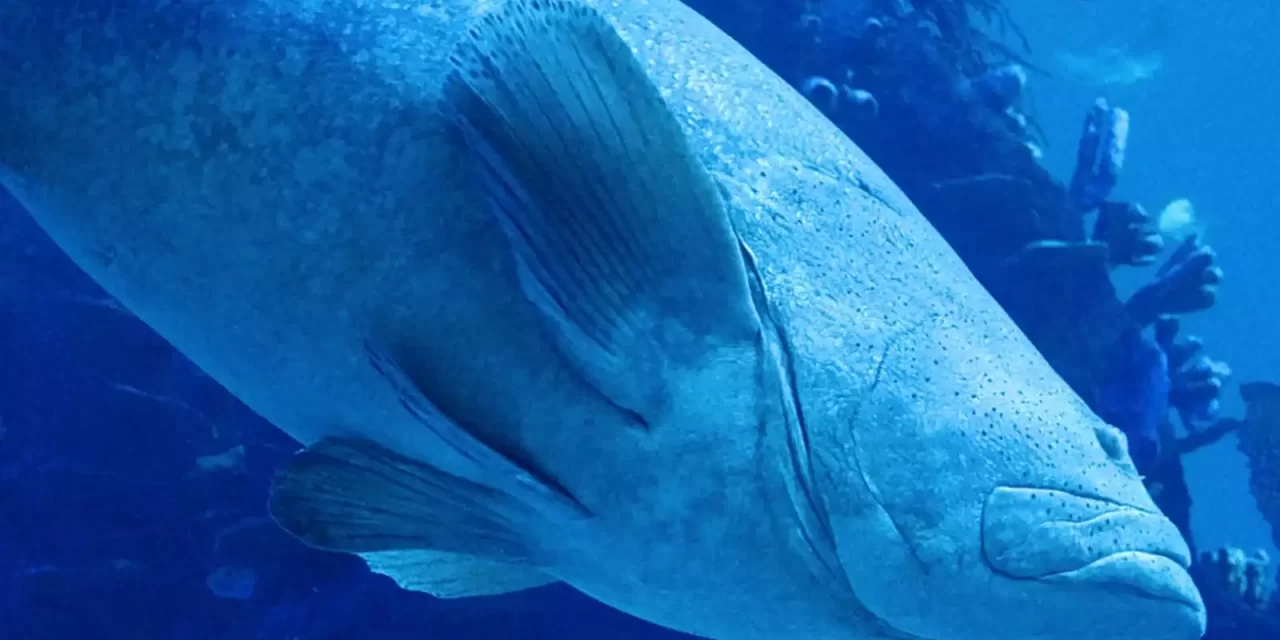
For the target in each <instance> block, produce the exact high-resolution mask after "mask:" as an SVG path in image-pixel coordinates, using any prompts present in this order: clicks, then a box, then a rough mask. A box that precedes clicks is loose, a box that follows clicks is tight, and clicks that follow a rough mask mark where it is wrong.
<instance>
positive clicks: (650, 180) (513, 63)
mask: <svg viewBox="0 0 1280 640" xmlns="http://www.w3.org/2000/svg"><path fill="white" fill-rule="evenodd" d="M451 60H452V62H453V64H454V65H455V70H454V72H453V73H452V74H451V75H450V77H449V80H448V81H447V86H446V92H445V95H446V104H447V110H449V111H450V112H451V114H452V117H453V121H454V124H455V125H456V129H457V131H458V132H459V133H460V134H461V135H460V138H461V140H462V144H463V146H464V148H465V150H466V153H467V155H468V157H469V158H470V159H471V160H473V161H474V162H475V165H476V167H477V169H478V170H479V171H480V172H481V175H482V176H483V180H484V187H485V190H486V196H487V198H488V200H489V202H490V205H491V209H492V210H493V212H494V214H495V215H496V217H497V219H498V222H499V223H500V226H501V227H502V229H503V231H504V233H505V234H506V236H507V238H508V239H509V241H510V245H511V247H512V250H513V252H514V254H515V257H516V265H517V269H518V272H519V276H520V282H521V287H522V288H523V290H524V292H525V294H526V295H527V296H528V298H529V299H530V300H531V301H532V302H533V303H534V305H536V307H537V308H538V309H539V310H540V311H541V313H542V315H543V317H544V318H545V319H546V320H547V321H548V324H549V328H550V332H551V334H552V336H553V337H554V338H555V341H556V344H557V346H558V347H559V349H560V351H561V352H562V353H563V354H564V355H565V356H566V358H567V359H568V360H569V361H570V362H571V363H573V365H574V366H575V368H576V369H577V370H578V371H579V372H580V373H581V374H582V375H583V377H584V378H585V379H586V380H588V381H589V382H590V383H591V384H593V385H594V386H595V387H596V388H597V389H598V390H600V391H601V392H602V393H603V394H604V395H605V396H606V397H608V398H609V399H610V400H611V401H612V402H613V403H614V404H616V405H618V406H620V407H622V408H624V409H627V410H629V411H631V412H633V413H635V414H636V415H637V416H639V418H640V419H641V420H642V422H645V423H648V422H651V421H652V419H653V418H654V417H655V414H658V413H661V412H662V410H663V408H664V406H665V404H666V401H667V396H668V394H669V392H670V391H669V381H667V379H666V378H667V377H668V376H669V375H670V372H671V371H672V368H673V367H679V366H680V365H682V364H688V363H696V362H699V361H700V359H701V358H702V357H704V356H705V355H706V353H707V352H708V351H709V350H710V349H713V348H715V347H717V346H720V345H736V344H740V343H742V342H745V341H748V340H752V339H754V338H755V336H756V335H757V333H758V331H759V328H758V318H757V317H756V313H755V310H754V308H753V307H752V306H751V298H750V294H749V290H748V287H747V280H746V274H745V270H744V267H743V264H742V260H741V257H740V255H739V245H738V240H737V236H736V234H735V233H734V230H733V228H732V225H731V223H730V220H729V217H728V215H727V212H726V208H725V203H724V202H723V200H722V199H721V197H720V195H719V192H718V190H717V188H716V187H715V184H714V182H713V181H712V179H711V177H710V176H709V175H708V173H707V171H706V170H705V169H704V167H703V166H702V165H701V164H700V163H699V161H698V159H697V158H696V157H695V156H694V154H693V152H692V150H691V149H690V146H689V143H688V140H687V139H686V138H685V136H684V133H683V132H682V131H681V129H680V124H679V122H677V120H676V118H675V117H674V115H673V114H672V113H671V111H670V110H669V108H668V106H667V104H666V103H665V102H664V100H663V98H662V96H661V94H660V93H659V91H658V89H657V87H655V86H654V84H653V83H652V81H651V80H650V79H649V77H648V75H647V74H646V72H645V70H644V68H643V67H642V66H641V62H640V61H639V60H637V59H636V57H635V55H634V54H633V53H632V51H631V49H630V48H629V47H628V46H627V44H626V43H625V42H624V41H623V40H622V38H621V37H620V36H619V35H618V33H617V32H616V31H614V29H613V28H612V27H611V26H610V24H609V23H608V22H607V20H606V19H605V18H604V17H603V16H601V15H600V14H599V13H597V12H596V11H595V10H594V9H592V8H590V7H588V6H586V5H584V4H583V3H581V2H577V1H573V0H509V1H508V2H506V3H504V4H503V8H502V9H500V10H498V11H495V12H494V13H491V14H489V15H487V16H485V17H484V18H482V19H480V20H479V21H478V23H477V24H476V25H475V26H474V27H473V28H472V29H471V30H470V31H469V32H468V37H467V38H466V40H465V41H464V42H463V43H462V44H461V45H460V46H459V47H458V49H457V50H456V51H455V52H454V54H453V56H452V57H451ZM695 366H696V365H695Z"/></svg>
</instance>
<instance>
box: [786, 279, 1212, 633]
mask: <svg viewBox="0 0 1280 640" xmlns="http://www.w3.org/2000/svg"><path fill="white" fill-rule="evenodd" d="M978 306H979V307H987V306H990V307H992V308H990V309H985V310H984V309H979V310H978V311H977V315H980V316H981V315H985V314H987V313H991V314H998V313H999V311H998V309H995V308H994V303H991V305H987V304H986V303H983V304H979V305H978ZM955 313H956V314H962V313H965V311H957V312H955ZM992 317H996V316H995V315H992ZM971 319H972V318H970V320H971ZM967 324H969V323H968V322H967V321H966V320H962V319H960V318H959V317H958V316H957V315H951V317H947V315H946V314H945V312H944V313H935V314H933V315H932V317H931V318H928V319H926V320H923V321H922V324H920V325H917V326H916V328H914V329H912V330H909V331H900V332H897V333H891V334H889V337H888V338H883V339H880V338H877V337H875V336H874V335H871V334H868V335H865V336H862V337H861V338H860V339H859V340H858V341H857V344H858V350H859V358H858V359H859V360H860V366H859V367H854V368H850V367H847V366H844V365H841V366H831V365H830V363H829V364H828V365H826V366H823V365H815V364H814V362H807V363H802V364H801V367H802V368H808V369H809V370H808V372H803V371H802V372H801V374H800V376H799V377H798V380H800V384H801V385H802V388H801V389H799V394H800V397H801V401H802V403H804V404H808V405H809V406H808V409H809V411H807V415H808V416H809V419H808V422H807V425H806V428H807V429H808V431H809V438H810V442H811V443H812V444H811V446H812V464H811V469H812V473H813V477H814V486H815V491H814V493H816V494H817V495H818V496H819V505H820V506H819V507H818V508H820V509H825V510H826V513H825V514H823V517H824V518H825V522H826V523H827V529H828V532H829V533H830V536H831V540H832V543H833V545H834V547H835V549H836V555H837V556H838V558H839V562H840V565H841V571H842V572H843V574H844V576H845V577H846V578H847V580H848V586H849V588H850V592H851V593H852V594H853V597H854V598H856V600H857V601H858V604H859V606H860V607H862V608H864V609H865V610H866V611H868V612H869V613H870V614H871V615H872V616H874V617H875V618H876V619H877V622H878V624H880V625H882V626H887V627H890V628H892V629H894V630H896V631H897V632H898V633H900V634H903V635H906V636H908V637H918V638H946V639H947V640H969V639H972V640H978V639H983V640H992V639H1001V638H1008V639H1010V640H1013V639H1018V640H1025V639H1029V638H1038V639H1046V640H1058V639H1061V640H1068V639H1072V638H1081V637H1084V638H1099V637H1106V638H1112V639H1128V638H1133V639H1134V640H1137V639H1139V638H1151V637H1158V638H1169V639H1171V640H1173V639H1176V640H1192V639H1194V638H1199V637H1200V636H1201V634H1202V633H1203V631H1204V625H1205V611H1204V605H1203V603H1202V601H1201V597H1200V595H1199V593H1198V591H1197V589H1196V587H1195V585H1194V584H1193V583H1192V581H1191V577H1190V575H1189V574H1188V571H1187V569H1188V566H1189V563H1190V560H1191V558H1190V553H1189V550H1188V547H1187V544H1186V543H1185V541H1184V540H1183V538H1182V536H1181V534H1180V532H1179V531H1178V529H1177V528H1176V527H1175V526H1174V525H1173V524H1172V523H1171V522H1170V521H1169V520H1168V519H1167V518H1166V517H1165V516H1164V515H1162V514H1161V513H1160V511H1159V510H1158V509H1157V507H1156V505H1155V504H1154V503H1153V502H1152V500H1151V498H1150V496H1149V495H1148V494H1147V492H1146V490H1145V489H1144V487H1143V484H1142V481H1141V478H1140V476H1139V474H1138V472H1137V470H1136V469H1135V467H1134V464H1133V461H1132V459H1131V457H1130V455H1129V453H1128V450H1127V442H1126V438H1125V436H1124V434H1123V433H1121V432H1120V431H1118V430H1116V429H1115V428H1113V427H1111V426H1109V425H1107V424H1106V423H1104V422H1103V421H1102V420H1101V419H1099V418H1098V417H1097V416H1096V415H1095V414H1094V413H1093V412H1092V411H1091V410H1090V409H1089V408H1088V407H1087V406H1086V405H1085V404H1084V403H1083V401H1081V400H1080V398H1079V397H1078V396H1076V395H1075V394H1074V392H1073V391H1072V390H1071V389H1070V388H1069V387H1068V386H1067V385H1066V383H1065V382H1064V381H1063V380H1062V379H1061V378H1060V377H1059V376H1058V375H1057V374H1056V373H1055V372H1054V371H1053V370H1052V369H1051V368H1050V367H1049V366H1048V364H1047V363H1046V362H1045V361H1044V360H1043V358H1042V357H1041V356H1040V355H1039V354H1038V352H1036V351H1035V350H1034V348H1033V347H1032V346H1031V345H1030V343H1029V342H1027V340H1026V338H1025V337H1023V336H1022V334H1021V333H1020V332H1018V331H1017V329H1016V327H1015V326H1013V325H1012V323H1011V322H1009V321H1008V320H1007V318H1004V319H1000V320H999V321H997V322H992V323H991V324H990V325H989V330H988V331H985V332H983V333H979V334H977V335H979V336H980V339H977V340H975V339H973V335H974V333H973V332H972V331H970V330H967V329H966V325H967ZM861 365H865V366H861ZM806 381H807V382H806Z"/></svg>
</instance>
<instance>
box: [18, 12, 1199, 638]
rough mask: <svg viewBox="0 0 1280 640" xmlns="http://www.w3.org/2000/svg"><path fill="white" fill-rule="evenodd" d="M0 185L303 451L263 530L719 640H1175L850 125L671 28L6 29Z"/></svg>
mask: <svg viewBox="0 0 1280 640" xmlns="http://www.w3.org/2000/svg"><path fill="white" fill-rule="evenodd" d="M0 25H2V26H0V31H2V33H0V35H2V36H3V38H2V40H0V42H3V46H2V47H0V55H2V56H3V67H4V74H3V76H0V165H2V166H3V167H4V174H3V184H4V185H5V186H6V187H7V188H9V189H10V190H11V191H12V192H13V193H14V194H16V196H17V197H18V198H19V199H20V200H21V201H22V202H23V203H24V204H25V205H26V206H27V207H28V208H29V209H30V210H31V211H32V212H33V214H34V215H35V216H36V218H37V219H38V220H39V222H40V224H41V225H42V226H43V227H44V228H45V229H46V230H47V231H48V233H49V234H50V235H51V236H52V237H53V238H54V239H55V240H56V241H57V242H58V244H59V245H60V246H61V247H63V248H64V249H65V250H66V252H67V253H68V254H69V255H70V256H71V257H72V258H73V259H74V260H75V261H76V262H77V263H78V264H79V265H80V266H81V267H83V268H84V269H85V270H86V271H87V272H88V273H90V274H91V275H92V276H93V277H94V278H95V279H97V281H98V282H100V283H101V284H102V285H103V286H104V287H105V288H106V289H107V290H108V291H110V292H111V293H112V294H114V295H115V296H117V297H118V298H119V299H120V300H121V301H122V302H123V303H124V304H125V305H127V306H128V308H129V309H132V310H133V311H134V312H136V313H137V315H138V316H139V317H141V318H142V319H143V320H144V321H146V322H147V323H148V324H149V325H151V326H152V327H154V328H155V329H156V330H157V331H158V332H159V333H160V334H161V335H163V336H164V337H166V338H167V339H168V340H170V341H171V342H172V343H173V344H174V345H175V346H176V347H177V348H178V349H180V350H181V351H182V352H183V353H185V354H186V355H188V356H189V357H190V358H191V359H192V360H193V361H195V362H196V363H197V364H199V365H200V366H201V367H203V368H204V370H206V371H207V372H208V373H210V374H211V375H212V376H213V377H214V378H216V379H217V380H219V381H220V382H221V383H222V384H223V385H225V386H226V388H227V389H229V390H230V391H231V392H232V393H234V394H235V395H236V396H238V397H239V398H241V399H242V400H244V401H245V402H246V403H247V404H248V405H249V406H251V407H253V408H254V409H255V410H257V411H258V412H260V413H261V414H262V415H263V416H265V417H266V418H267V419H268V420H270V421H271V422H272V423H274V424H275V425H277V426H278V427H280V428H281V429H283V430H284V431H286V432H287V433H289V434H290V435H291V436H293V437H294V438H296V439H297V440H299V441H300V442H302V443H303V444H304V445H306V447H307V448H306V450H305V451H304V452H302V453H300V454H299V455H298V456H297V457H296V458H295V459H294V461H293V462H291V463H290V464H289V465H287V467H286V468H284V469H283V470H282V471H281V472H280V474H279V476H278V478H277V480H276V485H275V487H274V489H273V496H272V504H271V508H272V511H273V514H274V515H275V517H276V518H277V520H278V521H279V522H280V523H281V524H282V525H283V526H284V527H285V528H286V529H288V530H289V531H291V532H292V533H294V534H295V535H297V536H298V537H300V538H301V539H302V540H304V541H306V542H308V543H310V544H312V545H315V546H319V547H322V548H326V549H333V550H340V551H349V552H355V553H361V554H363V555H364V557H365V558H366V559H367V560H368V561H369V563H370V564H371V565H372V566H373V567H374V568H375V569H376V570H378V571H381V572H383V573H387V574H388V575H391V576H393V577H395V578H396V579H397V580H398V581H399V582H400V584H402V585H404V586H406V587H407V588H412V589H419V590H423V591H427V592H430V593H434V594H437V595H440V596H446V597H457V596H466V595H478V594H493V593H503V592H509V591H514V590H519V589H523V588H528V587H532V586H536V585H540V584H547V583H551V582H554V581H564V582H567V583H569V584H570V585H572V586H574V587H576V588H577V589H580V590H581V591H583V592H585V593H587V594H589V595H591V596H593V597H595V598H597V599H599V600H601V601H603V602H605V603H608V604H610V605H613V606H615V607H617V608H619V609H621V610H623V611H627V612H630V613H632V614H634V615H636V616H639V617H641V618H645V619H647V620H651V621H653V622H656V623H658V624H662V625H666V626H668V627H671V628H675V629H680V630H684V631H687V632H691V633H694V634H699V635H703V636H707V637H710V638H718V639H724V640H749V639H765V638H770V639H772V638H805V639H818V640H824V639H833V640H834V639H840V640H848V639H850V638H885V637H888V638H927V639H931V640H969V639H972V640H978V639H981V640H995V639H1003V638H1008V639H1011V640H1012V639H1017V640H1030V639H1048V640H1076V639H1078V638H1101V637H1106V638H1111V639H1121V640H1123V639H1128V638H1134V639H1137V638H1162V639H1164V640H1189V639H1191V638H1196V637H1198V635H1199V634H1200V632H1201V630H1202V628H1203V625H1204V611H1203V607H1202V604H1201V600H1200V597H1199V595H1198V594H1197V592H1196V589H1195V587H1194V586H1193V585H1192V583H1191V581H1190V579H1189V577H1188V574H1187V572H1186V571H1185V567H1186V565H1187V562H1188V558H1187V548H1186V545H1185V544H1184V542H1183V541H1182V540H1181V538H1180V537H1179V535H1178V532H1177V531H1176V530H1175V529H1174V527H1173V526H1172V525H1171V524H1170V523H1169V522H1168V521H1167V520H1166V519H1165V518H1164V517H1163V516H1161V515H1160V513H1159V512H1158V511H1157V510H1156V508H1155V506H1154V505H1153V504H1152V502H1151V500H1150V499H1149V498H1148V496H1147V495H1146V493H1145V492H1144V490H1143V487H1142V484H1141V482H1140V481H1139V478H1138V476H1137V474H1136V472H1135V470H1134V468H1133V466H1132V464H1131V461H1130V458H1129V456H1128V454H1127V453H1126V448H1125V446H1126V445H1125V441H1124V439H1123V436H1121V435H1119V434H1118V433H1117V432H1116V431H1114V430H1113V429H1111V428H1109V427H1107V426H1106V425H1104V424H1103V423H1102V422H1101V421H1100V420H1099V419H1098V418H1097V417H1095V416H1094V415H1093V414H1092V413H1090V412H1089V410H1088V409H1087V408H1086V407H1085V406H1084V405H1083V404H1082V403H1081V401H1080V400H1079V399H1078V398H1077V397H1076V396H1075V395H1073V394H1072V393H1071V391H1069V390H1068V388H1067V387H1066V385H1065V384H1064V383H1063V382H1062V381H1061V380H1060V379H1059V378H1058V377H1057V376H1056V375H1055V374H1054V372H1053V371H1052V370H1051V369H1050V367H1049V366H1048V365H1047V364H1046V363H1045V362H1044V360H1043V359H1042V358H1041V357H1040V356H1039V355H1037V353H1036V351H1035V350H1034V349H1033V348H1032V346H1031V345H1030V344H1029V343H1028V342H1027V340H1026V339H1025V338H1024V337H1023V336H1022V334H1021V333H1019V331H1018V330H1017V328H1016V327H1015V326H1014V325H1013V323H1012V322H1011V321H1010V320H1009V318H1008V317H1007V316H1006V315H1005V314H1004V313H1003V312H1002V311H1001V310H1000V308H999V307H998V306H997V305H996V303H995V302H994V301H993V300H992V299H991V297H990V296H988V295H987V293H986V292H984V290H983V289H982V288H981V287H980V286H979V285H978V283H977V282H976V281H975V280H974V278H973V277H972V276H971V275H970V274H969V272H968V271H967V270H966V269H965V267H964V265H963V264H962V263H961V262H960V260H959V259H958V258H957V257H956V255H955V254H954V253H953V252H952V251H951V250H950V249H949V248H948V246H947V245H946V243H945V242H944V241H943V240H942V238H941V237H939V236H938V234H937V233H936V232H935V231H934V230H933V229H932V228H931V227H930V226H929V224H928V223H927V222H926V221H925V219H924V218H922V217H921V215H920V214H919V212H918V211H917V210H916V209H915V208H914V207H913V206H912V205H911V204H910V203H909V202H908V201H907V200H906V199H905V198H904V197H903V195H902V194H901V192H899V191H898V190H897V189H896V188H895V187H894V186H893V185H892V184H891V183H890V181H889V180H888V179H887V178H886V177H885V175H884V174H883V173H882V172H881V171H880V170H879V169H878V168H877V167H876V166H875V165H874V164H873V163H872V162H871V161H870V160H869V159H868V158H867V157H866V156H865V155H864V154H863V153H862V152H861V151H859V150H858V148H857V147H855V146H854V145H853V144H852V143H851V142H850V141H849V140H848V139H846V138H844V137H843V136H842V135H841V134H840V133H839V132H838V131H837V130H836V129H835V128H834V127H833V126H832V125H831V124H830V123H828V122H827V121H826V120H824V119H823V117H822V116H821V115H820V114H819V113H818V112H817V111H815V110H814V109H813V108H812V107H811V106H810V105H808V104H807V103H806V101H805V100H804V98H802V97H801V96H799V95H798V94H797V93H796V92H795V91H793V90H792V89H790V88H788V87H787V85H786V84H785V83H784V82H782V81H781V80H780V79H779V78H777V77H776V76H774V75H772V74H771V73H770V72H769V71H768V70H767V69H766V68H764V67H763V66H762V65H761V64H760V63H759V62H758V61H756V60H755V59H753V58H752V57H751V56H750V55H748V54H747V53H746V52H745V51H744V50H742V49H741V48H740V47H739V46H738V45H736V44H735V43H734V42H732V41H731V40H730V39H729V38H727V37H726V36H724V35H723V34H722V33H720V32H719V31H717V30H716V29H715V28H714V27H712V25H710V24H709V23H707V22H706V21H704V20H703V19H701V18H700V17H698V16H697V15H696V14H694V13H693V12H692V11H690V10H689V9H687V8H685V7H684V6H682V5H681V4H679V3H678V2H675V1H674V0H627V1H625V2H621V1H617V2H608V1H604V0H509V1H506V2H500V1H481V0H435V1H433V2H424V3H413V2H399V1H397V2H392V1H390V0H387V1H382V0H219V1H218V2H210V1H208V0H167V1H166V0H160V1H157V0H115V1H113V2H103V1H101V0H41V1H40V2H31V1H30V0H0Z"/></svg>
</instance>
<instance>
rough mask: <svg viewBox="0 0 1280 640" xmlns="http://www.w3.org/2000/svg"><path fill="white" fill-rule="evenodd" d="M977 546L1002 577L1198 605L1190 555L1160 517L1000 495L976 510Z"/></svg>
mask: <svg viewBox="0 0 1280 640" xmlns="http://www.w3.org/2000/svg"><path fill="white" fill-rule="evenodd" d="M982 546H983V552H984V554H985V556H986V560H987V562H988V564H989V565H990V566H991V568H992V569H993V570H994V571H995V572H996V573H999V574H1002V575H1004V576H1007V577H1010V578H1015V579H1022V580H1036V581H1041V582H1050V583H1061V584H1074V585H1081V586H1090V587H1098V588H1109V589H1112V590H1115V591H1119V592H1127V593H1129V594H1131V595H1136V596H1139V597H1143V598H1147V599H1154V600H1161V601H1169V602H1176V603H1179V604H1183V605H1186V606H1189V607H1193V608H1196V609H1202V608H1203V607H1204V604H1203V603H1202V601H1201V599H1200V594H1199V591H1198V590H1197V589H1196V587H1195V584H1194V583H1193V582H1192V581H1191V576H1190V574H1189V573H1188V571H1187V570H1188V568H1189V567H1190V565H1191V552H1190V550H1189V549H1188V548H1187V543H1186V541H1185V540H1183V539H1182V534H1181V533H1180V532H1179V531H1178V529H1177V527H1175V526H1174V525H1173V523H1172V522H1170V521H1169V519H1168V518H1166V517H1164V515H1162V514H1160V513H1158V512H1153V511H1150V510H1147V509H1143V508H1140V507H1136V506H1133V505H1128V504H1123V503H1120V502H1117V501H1114V500H1108V499H1105V498H1100V497H1096V496H1088V495H1079V494H1074V493H1070V492H1066V491H1059V490H1052V489H1037V488H1027V487H1000V488H997V489H996V490H995V491H993V492H992V493H991V495H990V496H989V497H988V498H987V501H986V504H985V506H984V509H983V522H982Z"/></svg>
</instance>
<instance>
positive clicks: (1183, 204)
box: [1156, 198, 1204, 246]
mask: <svg viewBox="0 0 1280 640" xmlns="http://www.w3.org/2000/svg"><path fill="white" fill-rule="evenodd" d="M1156 228H1157V230H1158V231H1159V232H1160V235H1162V236H1164V238H1165V241H1166V242H1165V244H1166V245H1170V246H1171V245H1173V244H1176V243H1181V242H1182V241H1183V240H1186V239H1187V237H1188V236H1191V235H1193V234H1200V233H1203V231H1204V229H1203V228H1202V227H1201V225H1200V223H1199V220H1197V218H1196V208H1195V206H1193V205H1192V204H1191V201H1190V200H1187V199H1186V198H1179V199H1177V200H1173V201H1170V202H1169V204H1166V205H1165V206H1164V208H1163V209H1161V210H1160V214H1159V215H1157V216H1156Z"/></svg>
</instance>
